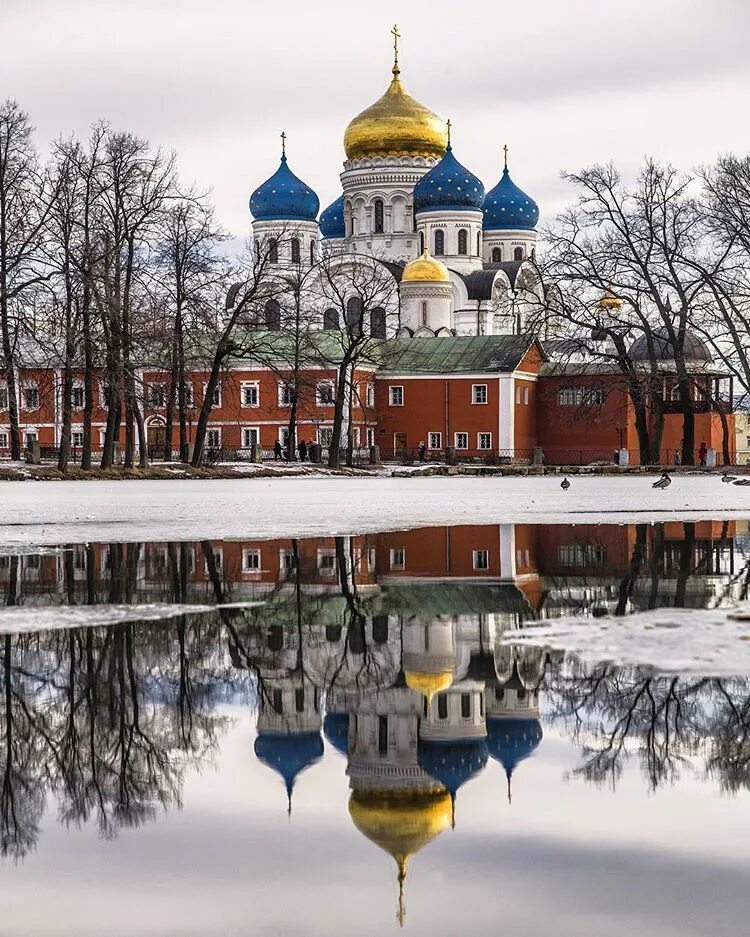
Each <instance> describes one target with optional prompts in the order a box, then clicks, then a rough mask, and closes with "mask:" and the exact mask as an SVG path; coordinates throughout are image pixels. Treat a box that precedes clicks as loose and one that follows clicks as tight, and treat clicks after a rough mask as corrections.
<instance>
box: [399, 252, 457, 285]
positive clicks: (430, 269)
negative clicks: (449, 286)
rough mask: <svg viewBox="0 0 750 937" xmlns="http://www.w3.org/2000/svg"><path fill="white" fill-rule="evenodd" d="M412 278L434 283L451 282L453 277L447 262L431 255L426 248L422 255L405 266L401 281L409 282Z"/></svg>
mask: <svg viewBox="0 0 750 937" xmlns="http://www.w3.org/2000/svg"><path fill="white" fill-rule="evenodd" d="M412 280H419V281H421V282H424V281H425V280H427V281H430V282H432V283H450V280H451V278H450V274H449V273H448V268H447V267H446V266H445V264H442V263H440V261H439V260H435V258H434V257H431V256H430V255H429V254H428V253H427V248H425V250H424V253H423V254H422V256H421V257H417V259H416V260H412V262H411V263H410V264H407V265H406V266H405V267H404V272H403V274H402V275H401V282H402V283H408V282H410V281H412Z"/></svg>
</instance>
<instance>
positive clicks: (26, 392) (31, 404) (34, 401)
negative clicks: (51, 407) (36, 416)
mask: <svg viewBox="0 0 750 937" xmlns="http://www.w3.org/2000/svg"><path fill="white" fill-rule="evenodd" d="M23 408H24V410H38V409H39V388H38V387H37V386H36V384H26V385H25V386H24V388H23Z"/></svg>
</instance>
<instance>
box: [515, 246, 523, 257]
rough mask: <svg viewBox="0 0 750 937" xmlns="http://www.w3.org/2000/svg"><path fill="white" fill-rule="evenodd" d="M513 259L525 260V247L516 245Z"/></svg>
mask: <svg viewBox="0 0 750 937" xmlns="http://www.w3.org/2000/svg"><path fill="white" fill-rule="evenodd" d="M513 260H523V248H522V247H515V248H514V249H513Z"/></svg>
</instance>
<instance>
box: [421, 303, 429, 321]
mask: <svg viewBox="0 0 750 937" xmlns="http://www.w3.org/2000/svg"><path fill="white" fill-rule="evenodd" d="M429 321H430V316H429V313H428V311H427V303H422V325H427V324H428V323H429Z"/></svg>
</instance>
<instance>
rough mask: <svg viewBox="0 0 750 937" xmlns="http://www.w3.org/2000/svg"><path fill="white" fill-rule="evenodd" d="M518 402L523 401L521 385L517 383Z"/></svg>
mask: <svg viewBox="0 0 750 937" xmlns="http://www.w3.org/2000/svg"><path fill="white" fill-rule="evenodd" d="M516 403H517V404H520V403H521V385H520V384H516Z"/></svg>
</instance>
